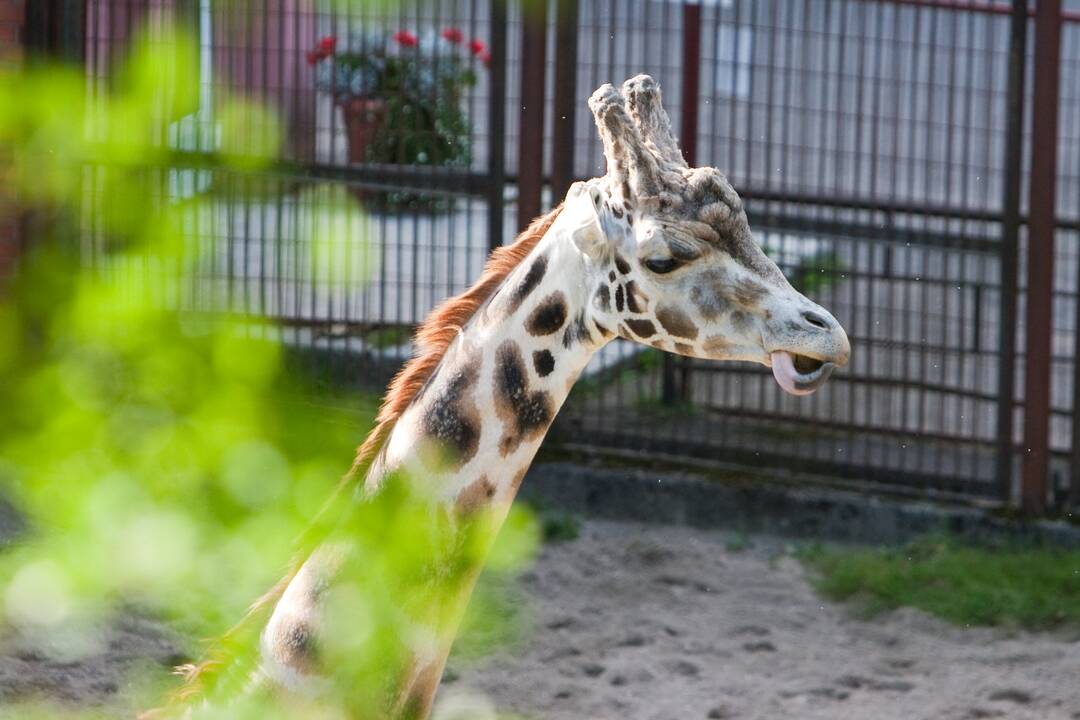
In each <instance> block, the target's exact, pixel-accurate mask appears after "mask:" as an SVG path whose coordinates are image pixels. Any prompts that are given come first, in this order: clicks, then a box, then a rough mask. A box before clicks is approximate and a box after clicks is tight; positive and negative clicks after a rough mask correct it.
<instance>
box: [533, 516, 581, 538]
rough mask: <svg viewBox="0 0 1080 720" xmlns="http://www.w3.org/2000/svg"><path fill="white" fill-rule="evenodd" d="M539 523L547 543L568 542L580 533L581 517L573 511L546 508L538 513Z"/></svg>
mask: <svg viewBox="0 0 1080 720" xmlns="http://www.w3.org/2000/svg"><path fill="white" fill-rule="evenodd" d="M540 524H541V526H542V527H543V533H544V542H548V543H560V542H570V541H572V540H577V539H578V536H579V535H580V534H581V518H579V517H578V516H577V515H574V514H573V513H568V512H561V511H556V510H547V511H544V512H541V513H540Z"/></svg>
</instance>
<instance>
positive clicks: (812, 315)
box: [802, 310, 832, 330]
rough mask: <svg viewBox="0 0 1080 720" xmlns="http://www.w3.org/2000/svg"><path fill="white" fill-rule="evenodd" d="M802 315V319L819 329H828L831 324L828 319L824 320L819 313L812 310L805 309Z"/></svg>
mask: <svg viewBox="0 0 1080 720" xmlns="http://www.w3.org/2000/svg"><path fill="white" fill-rule="evenodd" d="M802 316H803V320H805V321H806V322H807V323H809V324H810V325H813V326H814V327H816V328H818V329H820V330H828V329H829V328H830V327H831V326H832V324H831V323H830V322H829V321H828V320H826V319H825V318H824V317H822V316H821V315H818V314H817V313H816V312H814V311H813V310H807V311H805V312H804V313H803V314H802Z"/></svg>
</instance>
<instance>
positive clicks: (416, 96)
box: [308, 28, 491, 167]
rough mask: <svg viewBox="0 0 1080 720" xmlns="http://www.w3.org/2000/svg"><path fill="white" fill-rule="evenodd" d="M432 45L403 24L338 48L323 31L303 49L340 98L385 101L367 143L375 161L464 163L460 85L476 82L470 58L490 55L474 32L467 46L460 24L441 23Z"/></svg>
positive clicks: (485, 59) (322, 83)
mask: <svg viewBox="0 0 1080 720" xmlns="http://www.w3.org/2000/svg"><path fill="white" fill-rule="evenodd" d="M435 42H436V43H438V44H437V45H434V44H432V46H431V47H424V45H425V44H426V43H421V41H420V39H419V38H418V37H417V36H416V35H414V34H413V33H410V32H407V31H405V30H401V31H398V32H397V33H394V35H393V36H392V37H391V38H390V39H389V41H387V40H386V39H383V38H378V37H367V38H363V39H358V40H356V41H355V42H353V43H352V44H353V45H354V46H355V47H360V48H362V49H361V50H356V51H348V50H346V51H342V50H341V49H339V47H338V40H337V38H335V37H333V36H328V37H325V38H323V39H322V40H321V41H320V42H319V45H318V46H317V47H316V48H315V49H314V50H312V51H311V52H310V53H309V54H308V61H309V62H310V63H311V64H313V65H317V66H318V68H319V70H318V74H317V76H316V81H317V86H318V87H320V88H322V89H324V90H326V91H328V92H331V93H333V95H334V98H335V99H336V100H337V101H338V103H344V102H345V101H347V100H348V99H349V98H377V99H380V100H382V101H383V102H384V103H385V112H386V115H385V119H384V121H383V123H382V125H381V127H380V128H379V130H378V132H377V133H376V135H375V138H374V140H373V142H372V143H371V144H370V145H368V147H367V158H366V159H367V160H368V161H369V162H376V163H396V164H410V165H438V166H459V167H464V166H467V165H468V164H469V162H470V147H469V121H468V118H467V117H466V115H465V113H464V111H463V110H462V108H461V101H462V96H463V94H464V91H465V89H466V88H469V87H472V86H474V85H475V84H476V80H477V72H476V65H477V64H483V65H487V64H489V63H490V62H491V58H490V55H489V54H488V52H487V49H486V47H485V46H484V44H483V43H482V42H480V41H479V40H473V41H471V42H470V43H469V44H468V45H467V46H466V45H465V43H464V37H463V35H462V33H461V31H460V30H457V29H456V28H446V29H444V30H443V32H442V34H441V38H440V39H438V40H436V41H435Z"/></svg>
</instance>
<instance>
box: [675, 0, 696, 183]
mask: <svg viewBox="0 0 1080 720" xmlns="http://www.w3.org/2000/svg"><path fill="white" fill-rule="evenodd" d="M682 22H683V28H682V39H683V43H682V45H683V47H682V122H681V123H680V126H679V142H680V143H681V145H682V152H683V157H685V158H686V162H687V164H689V165H690V166H691V167H693V165H694V162H695V161H696V160H697V131H698V104H699V103H698V98H699V96H700V92H701V5H699V4H698V3H696V2H684V3H683V8H682Z"/></svg>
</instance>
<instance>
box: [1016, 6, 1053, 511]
mask: <svg viewBox="0 0 1080 720" xmlns="http://www.w3.org/2000/svg"><path fill="white" fill-rule="evenodd" d="M1060 62H1061V0H1039V2H1038V4H1037V6H1036V8H1035V74H1034V83H1035V86H1034V88H1033V105H1032V107H1033V108H1037V109H1038V112H1034V113H1033V114H1032V129H1031V138H1032V147H1031V185H1030V187H1029V189H1028V191H1029V195H1028V208H1029V212H1030V214H1031V220H1030V222H1029V224H1028V261H1027V269H1028V277H1027V317H1026V327H1027V358H1026V368H1025V376H1024V451H1025V452H1024V456H1023V457H1024V472H1023V485H1022V488H1021V494H1020V496H1021V505H1022V507H1023V509H1024V511H1025V512H1027V513H1040V512H1042V511H1043V510H1044V509H1045V506H1046V476H1047V473H1048V471H1049V461H1050V456H1049V441H1048V437H1047V436H1048V435H1049V430H1050V328H1051V318H1050V313H1051V312H1052V310H1053V285H1054V212H1055V196H1054V195H1055V192H1056V187H1055V181H1056V173H1057V116H1058V89H1059V88H1058V75H1059V72H1060V70H1061V67H1060Z"/></svg>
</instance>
